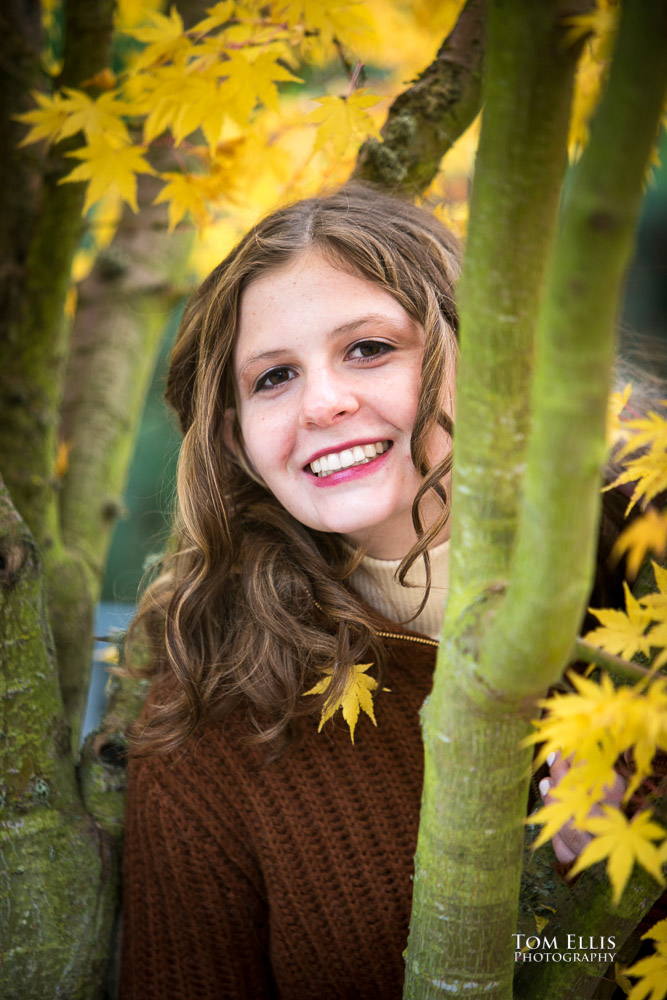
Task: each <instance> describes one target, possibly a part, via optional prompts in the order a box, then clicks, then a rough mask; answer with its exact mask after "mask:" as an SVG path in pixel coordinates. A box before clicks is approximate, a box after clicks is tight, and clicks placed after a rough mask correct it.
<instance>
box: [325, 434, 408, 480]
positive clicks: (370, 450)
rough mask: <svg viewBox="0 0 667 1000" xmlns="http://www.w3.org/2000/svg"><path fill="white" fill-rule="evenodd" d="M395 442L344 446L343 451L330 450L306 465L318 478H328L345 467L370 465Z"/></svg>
mask: <svg viewBox="0 0 667 1000" xmlns="http://www.w3.org/2000/svg"><path fill="white" fill-rule="evenodd" d="M392 444H393V441H386V440H385V441H375V442H374V443H372V444H355V445H354V446H353V447H351V448H344V449H343V450H342V451H332V452H328V453H327V454H326V455H320V457H319V458H316V459H315V460H314V461H312V462H310V463H309V464H308V465H307V466H306V471H307V472H311V473H312V474H313V475H315V476H317V478H318V479H326V478H327V476H330V475H332V474H333V473H334V472H340V471H341V470H343V469H352V468H354V467H355V466H357V465H368V463H369V462H372V461H373V460H374V459H376V458H377V456H378V455H382V454H384V452H385V451H388V450H389V449H390V448H391V446H392Z"/></svg>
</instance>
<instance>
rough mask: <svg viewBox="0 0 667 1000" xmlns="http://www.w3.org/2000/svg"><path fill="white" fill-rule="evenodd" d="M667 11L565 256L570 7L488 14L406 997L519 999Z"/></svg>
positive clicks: (612, 123)
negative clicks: (533, 769)
mask: <svg viewBox="0 0 667 1000" xmlns="http://www.w3.org/2000/svg"><path fill="white" fill-rule="evenodd" d="M666 11H667V4H665V3H664V2H662V3H660V4H657V3H656V4H651V5H645V4H642V3H641V2H639V0H628V2H627V3H626V4H625V5H624V8H623V19H622V23H621V27H620V34H619V38H620V41H619V43H618V46H617V51H616V54H615V59H614V64H613V68H612V71H611V78H610V83H609V86H608V90H607V93H606V96H605V98H604V102H603V104H602V106H601V108H600V111H599V114H598V117H597V122H596V124H595V125H594V127H593V130H592V135H591V141H590V145H589V147H588V148H587V150H586V151H585V153H584V156H583V158H582V161H581V163H580V165H579V168H578V171H577V175H576V178H575V181H574V185H573V191H572V194H571V197H570V199H569V202H568V204H567V206H566V208H565V212H564V218H563V221H562V227H561V231H560V234H559V237H558V239H557V240H556V241H555V248H552V246H551V244H552V242H553V237H552V234H553V231H554V228H555V213H556V207H557V204H558V197H559V191H560V174H562V169H563V167H564V162H565V150H566V140H567V124H568V115H569V102H570V96H571V81H572V75H573V71H574V57H575V56H576V52H574V51H573V50H572V48H569V49H568V48H567V47H566V46H565V45H564V43H563V38H562V31H563V27H562V24H561V16H562V15H563V14H564V13H566V10H565V6H564V5H561V3H559V2H558V0H552V2H549V3H544V4H539V5H533V4H530V5H528V4H526V3H525V2H523V0H509V2H500V0H492V2H491V3H490V7H489V18H488V27H489V31H488V39H487V67H486V76H485V91H484V93H485V112H484V121H483V125H482V135H481V138H480V148H479V153H478V160H477V168H476V177H475V183H474V187H473V197H472V206H471V227H470V234H469V242H468V251H467V257H466V262H465V266H464V275H463V278H462V282H461V285H462V287H461V300H460V301H461V363H460V370H459V381H458V386H457V433H456V445H455V447H456V464H455V471H454V483H453V523H452V542H451V545H452V555H451V565H452V575H451V580H450V595H449V603H448V608H447V616H446V621H445V631H444V639H443V644H442V647H441V653H440V657H439V662H438V668H437V670H436V676H435V682H434V689H433V693H432V695H431V696H430V698H429V699H428V702H427V704H426V706H425V708H424V711H423V730H424V744H425V762H426V777H425V783H424V795H423V800H422V815H421V823H420V831H419V842H418V849H417V856H416V874H415V887H414V901H413V918H412V923H411V930H410V940H409V945H408V954H407V976H406V987H405V996H406V997H410V998H417V997H418V998H420V1000H423V998H427V997H439V996H448V997H449V996H465V997H480V998H481V997H484V998H490V997H493V998H497V1000H508V998H510V997H511V996H512V974H513V959H514V955H513V950H512V946H513V939H512V936H511V935H512V932H513V931H514V929H515V927H516V919H517V902H518V895H519V885H520V875H521V853H522V841H523V834H522V830H521V826H522V820H523V817H524V815H525V802H526V793H527V781H528V777H527V775H528V772H529V765H530V755H529V754H528V753H527V752H526V751H521V750H519V749H518V745H519V741H520V739H521V738H522V737H523V736H525V735H527V732H528V728H529V727H528V720H529V718H530V716H531V715H532V714H534V711H535V709H534V701H535V699H536V698H537V697H538V696H539V695H540V694H542V693H543V692H544V690H545V689H546V687H547V686H548V685H549V684H550V683H554V682H555V681H556V680H557V679H558V677H559V675H560V673H561V671H562V669H563V667H564V666H565V664H566V662H567V659H568V654H569V653H570V651H571V650H572V648H573V645H574V641H575V638H576V634H577V629H578V626H579V623H580V620H581V617H582V613H583V609H584V603H585V599H586V596H587V593H588V589H589V587H590V579H591V572H592V565H593V553H594V540H595V525H596V516H597V509H598V502H599V469H600V466H601V464H602V460H603V454H604V451H603V449H604V417H605V411H606V398H607V393H608V391H609V380H610V365H611V357H612V353H613V328H614V318H615V309H616V305H617V302H618V296H619V291H620V287H621V279H622V275H623V271H624V268H625V266H626V264H627V259H628V255H629V251H630V243H631V234H632V231H633V227H634V224H635V220H636V213H637V207H638V203H639V196H640V193H641V187H642V181H643V177H644V172H645V170H646V166H647V163H648V159H649V155H650V152H651V147H652V143H653V140H654V138H655V133H656V128H657V124H658V121H659V117H660V112H661V106H662V100H663V97H664V91H665V81H666V78H667V64H666V63H665V60H664V41H665V36H666V25H665V17H666ZM570 12H571V5H568V11H567V13H570ZM525 95H530V98H529V100H526V98H525ZM630 147H632V148H631V149H630ZM518 177H521V183H520V184H519V183H517V178H518ZM550 259H552V260H553V264H552V266H551V269H550V271H549V272H548V277H547V280H546V283H545V281H544V279H543V275H544V274H545V270H546V265H547V263H548V262H549V261H550ZM542 295H544V304H542ZM533 368H534V374H533ZM531 384H532V385H533V393H532V397H531V395H530V388H529V387H530V385H531ZM529 401H530V403H531V406H532V414H529V409H528V406H529ZM529 416H530V418H531V419H530V426H529ZM480 787H481V788H482V789H483V794H482V795H481V796H480ZM571 930H574V928H571ZM551 968H552V966H545V968H544V976H545V977H546V978H548V977H549V970H550V969H551ZM553 968H554V969H560V966H557V965H554V966H553ZM568 968H569V969H570V974H571V973H572V968H575V967H573V966H572V967H570V966H568ZM443 970H444V971H443ZM577 972H578V970H577V969H576V968H575V973H577ZM563 975H564V976H565V977H566V978H567V979H568V982H569V981H570V980H569V976H568V974H567V973H565V972H564V973H563ZM566 993H567V995H573V994H572V993H570V992H569V990H565V991H563V990H561V993H560V995H561V996H563V995H565V994H566ZM526 995H531V996H535V997H536V998H537V997H538V996H539V997H540V998H542V997H543V996H545V995H546V993H545V992H544V990H543V989H542V991H541V992H539V991H538V993H529V994H526ZM549 995H552V994H549ZM553 995H556V994H553Z"/></svg>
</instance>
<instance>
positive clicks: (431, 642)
mask: <svg viewBox="0 0 667 1000" xmlns="http://www.w3.org/2000/svg"><path fill="white" fill-rule="evenodd" d="M304 590H305V591H306V593H307V594H308V596H309V597H310V599H311V601H312V602H313V604H314V605H315V607H316V608H317V610H318V611H321V612H322V614H323V615H326V612H325V610H324V608H323V607H322V605H321V604H320V603H319V601H316V600H315V598H314V597H313V595H312V594H311V593H310V592H309V591H308V589H307V588H306V587H304ZM375 635H379V636H380V638H381V639H405V641H406V642H418V643H420V644H421V645H422V646H435V648H436V649H437V648H438V646H439V645H440V643H439V642H438V640H437V639H427V638H426V636H421V635H404V634H403V633H401V632H376V633H375Z"/></svg>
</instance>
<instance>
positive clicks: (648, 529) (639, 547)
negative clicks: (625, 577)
mask: <svg viewBox="0 0 667 1000" xmlns="http://www.w3.org/2000/svg"><path fill="white" fill-rule="evenodd" d="M649 551H650V552H654V553H655V554H656V555H657V556H664V554H665V552H666V551H667V511H662V512H659V511H657V510H656V509H655V507H649V508H648V509H647V510H646V511H645V513H644V514H642V515H641V517H638V518H636V519H635V520H634V521H633V522H632V523H631V524H629V525H628V527H627V528H624V529H623V531H622V532H621V534H620V535H619V536H618V538H617V539H616V542H615V544H614V547H613V549H612V550H611V555H612V558H613V559H620V558H621V556H622V555H623V553H624V552H627V554H628V574H629V575H630V576H633V577H634V576H636V575H637V573H638V572H639V569H640V567H641V564H642V562H643V561H644V556H645V555H646V553H647V552H649ZM643 603H644V602H643V601H642V604H643Z"/></svg>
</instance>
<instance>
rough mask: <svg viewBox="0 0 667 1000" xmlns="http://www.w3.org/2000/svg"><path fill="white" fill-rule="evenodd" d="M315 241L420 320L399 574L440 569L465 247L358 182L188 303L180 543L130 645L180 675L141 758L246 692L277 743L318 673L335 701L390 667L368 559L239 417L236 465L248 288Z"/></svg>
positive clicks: (251, 241)
mask: <svg viewBox="0 0 667 1000" xmlns="http://www.w3.org/2000/svg"><path fill="white" fill-rule="evenodd" d="M309 248H310V249H313V250H317V251H318V252H319V253H321V254H322V255H324V256H325V257H326V259H327V260H328V261H329V262H330V263H331V264H332V265H334V266H335V267H338V268H340V269H341V270H345V271H348V272H350V273H353V274H355V275H359V276H360V277H362V278H365V279H367V280H369V281H371V282H373V283H375V284H377V285H380V286H381V287H382V288H384V289H386V290H387V291H388V292H390V293H391V295H393V297H394V298H395V299H396V300H397V301H398V302H399V303H400V304H401V305H402V306H403V308H404V309H405V310H406V311H407V312H408V313H409V315H410V316H411V317H412V318H413V319H415V320H416V321H417V322H418V323H420V324H421V326H422V327H423V329H424V332H425V343H424V356H423V362H422V374H421V393H420V402H419V405H418V411H417V416H416V420H415V426H414V429H413V433H412V439H411V450H412V459H413V462H414V465H415V468H416V469H417V470H418V471H419V473H420V475H421V477H422V483H421V486H420V488H419V490H418V493H417V496H416V497H415V501H414V504H413V523H414V525H415V529H416V532H417V537H418V541H417V543H416V545H415V546H414V547H413V549H412V550H411V552H410V553H409V554H408V555H407V556H406V557H405V559H404V560H403V563H402V564H401V567H400V573H399V579H401V582H403V581H404V578H405V574H406V573H407V571H408V569H409V567H410V566H411V565H412V563H413V562H414V561H415V560H416V559H417V558H419V557H421V558H423V559H424V561H425V563H426V569H427V577H428V576H429V575H430V567H429V563H428V551H427V550H428V547H429V545H431V543H432V542H433V540H434V539H435V538H436V537H437V536H438V534H439V533H440V532H441V531H442V529H443V527H444V525H445V523H446V520H447V518H448V516H449V505H448V497H447V495H446V492H445V490H444V487H443V485H442V481H443V478H444V476H445V475H446V474H447V473H448V471H449V470H450V469H451V454H450V455H448V456H447V457H446V459H445V460H444V461H441V462H440V463H439V464H438V465H437V466H436V467H434V468H430V467H429V463H428V461H427V457H426V446H427V442H428V440H429V435H430V434H431V432H432V431H433V429H434V428H435V427H436V426H437V425H439V426H441V427H442V428H444V429H445V430H446V431H447V432H448V433H449V434H450V435H451V434H452V432H453V426H452V421H451V418H450V417H449V416H448V415H447V414H446V413H445V412H444V410H443V408H442V391H443V385H446V384H452V380H453V370H454V367H455V364H456V337H455V331H456V326H457V320H456V309H455V305H454V291H453V288H454V282H455V280H456V278H457V277H458V272H459V248H458V243H457V240H456V238H455V237H454V236H453V235H452V234H451V233H450V232H449V231H448V230H447V229H446V228H445V227H444V226H442V225H441V224H440V223H439V222H438V221H437V220H436V219H434V218H433V217H432V216H431V215H430V214H429V213H428V212H426V211H425V210H423V209H420V208H417V207H416V206H414V205H412V204H410V203H408V202H404V201H399V200H397V199H395V198H392V197H390V196H387V195H384V194H381V193H379V192H377V191H375V190H373V189H369V188H368V187H362V186H359V185H354V186H348V187H346V188H344V189H342V190H341V191H339V192H337V193H334V194H332V195H327V196H322V197H317V198H310V199H307V200H304V201H301V202H298V203H296V204H293V205H290V206H288V207H286V208H282V209H280V210H278V211H276V212H274V213H273V214H271V215H269V216H268V217H267V218H265V219H264V220H263V221H261V222H259V223H258V224H257V225H256V226H255V227H254V228H253V229H252V230H251V231H250V232H249V233H248V234H247V235H246V236H245V237H244V239H243V240H242V241H241V242H240V243H239V244H238V246H237V247H236V248H235V249H234V250H233V251H232V252H231V253H230V254H229V256H228V257H226V258H225V260H223V261H222V263H221V264H220V265H219V266H218V267H217V268H216V269H215V270H214V271H213V272H212V273H211V274H210V275H209V276H208V278H206V280H205V281H204V282H203V284H202V285H201V287H200V288H199V290H198V291H197V293H196V294H195V295H194V296H193V298H192V300H191V301H190V303H189V304H188V306H187V308H186V311H185V315H184V317H183V321H182V324H181V329H180V332H179V335H178V339H177V342H176V345H175V347H174V350H173V354H172V359H171V367H170V371H169V376H168V381H167V391H166V398H167V401H168V403H169V404H170V405H171V406H172V407H173V408H174V410H175V411H176V413H177V414H178V417H179V420H180V424H181V428H182V430H183V433H184V439H183V445H182V449H181V455H180V460H179V469H178V480H177V483H178V511H177V514H176V519H175V525H174V530H173V534H172V546H171V549H172V551H171V552H169V553H168V555H167V556H166V557H165V559H164V560H163V562H162V565H161V574H160V576H159V577H158V578H157V579H156V580H155V581H154V582H153V584H152V585H151V586H150V587H149V588H148V589H147V591H146V593H145V595H144V597H143V599H142V601H141V604H140V607H139V611H138V613H137V617H136V619H135V621H134V623H133V626H132V628H131V630H130V643H129V647H128V648H129V650H130V654H131V651H132V642H133V640H134V639H135V638H136V636H137V635H138V634H142V633H143V634H144V635H146V636H147V637H148V640H149V644H150V661H151V672H152V673H154V674H156V675H157V676H158V677H159V678H162V679H165V680H167V679H170V680H169V681H168V683H166V684H165V685H164V690H162V689H161V690H160V700H158V699H157V698H155V699H153V700H152V708H151V710H150V711H149V712H148V713H145V715H144V718H143V719H142V721H141V723H140V724H138V725H137V726H135V727H134V730H133V731H132V732H130V734H129V735H130V741H131V745H132V748H133V751H134V752H135V753H137V754H141V753H150V752H156V751H158V750H166V749H170V748H173V747H174V746H176V745H178V743H179V742H181V741H182V740H183V739H184V738H185V737H186V736H187V735H188V734H189V733H191V732H192V731H193V729H194V728H195V727H196V725H197V724H198V722H199V720H200V719H201V718H202V717H203V716H204V715H205V714H208V713H210V712H213V711H216V712H219V711H223V710H226V709H229V708H230V707H231V706H232V705H234V704H237V703H238V702H239V701H244V702H245V704H246V705H247V707H248V713H249V718H250V720H251V722H252V724H253V726H254V730H255V734H256V738H257V739H260V740H263V741H271V740H276V739H278V744H277V745H279V744H280V743H281V742H284V740H285V739H286V738H287V737H288V736H289V735H290V733H291V732H292V731H293V730H294V728H295V725H294V724H295V723H296V722H297V720H298V719H299V717H301V716H304V715H306V714H307V715H313V714H318V713H319V711H320V710H321V708H322V702H323V700H325V697H326V696H322V697H321V698H320V699H316V698H303V697H302V694H303V692H304V691H305V690H306V689H307V687H309V686H311V685H312V684H314V683H315V682H316V680H319V679H321V674H322V669H323V668H325V667H332V668H333V679H332V685H331V689H330V691H329V692H328V697H331V698H335V697H337V696H338V695H339V694H340V693H342V691H343V690H344V689H345V685H346V684H347V682H348V679H349V676H350V671H351V669H352V664H354V663H358V662H367V661H368V660H369V659H373V660H374V661H375V662H376V663H377V664H378V665H379V666H380V667H381V665H382V662H383V651H382V646H381V643H380V640H379V638H378V637H377V635H376V628H377V620H375V619H374V616H373V613H372V612H370V611H369V609H368V608H367V607H366V606H365V605H364V604H363V603H362V602H361V600H360V599H359V598H358V597H357V595H356V594H355V593H354V591H353V590H351V589H350V588H349V587H348V586H346V584H345V582H344V581H345V578H346V577H347V576H348V575H349V573H350V572H351V571H352V569H353V568H354V566H355V565H357V564H358V561H359V558H360V556H359V553H357V554H356V556H355V557H352V558H351V557H350V555H349V552H346V551H345V549H344V547H343V545H342V544H341V541H340V539H339V538H338V536H336V535H331V534H326V533H321V532H317V531H313V530H311V529H309V528H307V527H305V526H304V525H302V524H300V523H299V522H297V521H296V520H295V519H294V518H293V517H292V516H291V515H290V514H288V513H287V511H286V510H285V509H284V508H283V507H282V506H281V505H280V503H279V502H278V501H277V500H276V499H275V498H274V497H273V495H272V494H271V493H270V492H269V491H268V490H267V489H266V487H265V486H264V485H263V484H262V483H261V482H259V481H258V480H257V479H256V477H255V476H254V475H253V474H252V472H251V470H250V469H249V467H248V463H247V461H246V460H245V459H244V454H243V441H242V437H241V432H240V428H239V427H238V425H236V426H235V427H234V429H233V433H234V437H235V441H236V446H237V447H236V452H237V458H233V457H232V455H231V454H230V453H229V451H228V450H227V449H226V448H225V447H224V444H223V422H224V414H225V410H226V408H227V407H229V406H233V405H234V401H235V388H234V380H233V373H232V363H231V360H232V350H233V346H234V340H235V336H236V328H237V317H238V308H239V300H240V296H241V294H242V292H243V290H244V288H246V287H247V286H248V285H249V284H250V283H251V282H252V281H253V280H255V279H256V278H258V277H259V276H260V275H264V274H266V273H267V272H270V271H272V270H274V269H276V268H279V267H282V266H285V265H286V264H287V263H288V262H289V261H290V260H291V259H293V258H294V257H296V256H297V255H298V254H300V253H303V252H304V251H306V250H308V249H309ZM429 493H431V494H435V495H436V496H437V497H438V499H439V501H440V514H439V516H438V517H437V519H436V521H435V523H432V524H430V525H424V524H422V518H421V515H420V506H421V503H422V501H423V499H424V497H425V496H426V495H427V494H429ZM174 680H176V682H177V683H173V681H174Z"/></svg>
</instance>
